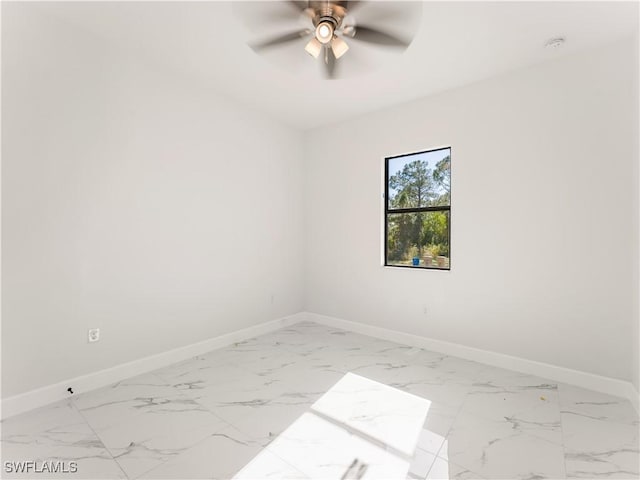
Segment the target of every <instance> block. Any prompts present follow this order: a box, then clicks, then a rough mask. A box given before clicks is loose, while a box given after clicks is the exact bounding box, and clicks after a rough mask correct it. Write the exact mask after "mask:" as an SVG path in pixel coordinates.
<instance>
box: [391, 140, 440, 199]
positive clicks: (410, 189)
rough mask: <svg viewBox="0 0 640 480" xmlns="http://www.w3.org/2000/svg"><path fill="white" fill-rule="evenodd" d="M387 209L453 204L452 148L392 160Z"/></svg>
mask: <svg viewBox="0 0 640 480" xmlns="http://www.w3.org/2000/svg"><path fill="white" fill-rule="evenodd" d="M388 162H389V167H388V168H389V177H388V182H389V184H388V186H389V198H388V202H389V205H388V208H389V209H395V208H418V207H430V206H442V205H450V204H451V193H450V192H451V187H450V185H451V149H450V148H443V149H441V150H434V151H431V152H424V153H416V154H412V155H405V156H402V157H396V158H390V159H389V160H388Z"/></svg>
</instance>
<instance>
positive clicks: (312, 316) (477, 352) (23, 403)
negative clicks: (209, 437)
mask: <svg viewBox="0 0 640 480" xmlns="http://www.w3.org/2000/svg"><path fill="white" fill-rule="evenodd" d="M301 321H311V322H316V323H320V324H323V325H327V326H331V327H335V328H340V329H343V330H348V331H352V332H356V333H361V334H363V335H369V336H371V337H377V338H381V339H384V340H390V341H393V342H397V343H402V344H405V345H411V346H415V347H419V348H424V349H427V350H432V351H434V352H439V353H443V354H446V355H452V356H456V357H460V358H465V359H467V360H473V361H476V362H481V363H485V364H487V365H492V366H495V367H500V368H505V369H508V370H514V371H517V372H522V373H527V374H530V375H536V376H539V377H544V378H548V379H550V380H555V381H558V382H564V383H568V384H571V385H576V386H578V387H583V388H587V389H590V390H595V391H598V392H603V393H607V394H610V395H615V396H618V397H623V398H626V399H629V401H630V402H631V403H632V405H633V406H634V407H635V409H636V411H640V396H639V395H638V391H637V390H636V389H635V387H634V386H633V385H632V384H631V382H625V381H624V380H618V379H614V378H609V377H603V376H600V375H594V374H592V373H587V372H582V371H579V370H572V369H569V368H564V367H558V366H555V365H550V364H547V363H542V362H536V361H533V360H527V359H524V358H520V357H513V356H510V355H504V354H501V353H496V352H491V351H488V350H481V349H478V348H473V347H467V346H464V345H460V344H457V343H450V342H445V341H442V340H435V339H432V338H427V337H421V336H418V335H413V334H410V333H404V332H399V331H397V330H389V329H386V328H382V327H376V326H373V325H367V324H364V323H359V322H353V321H350V320H343V319H340V318H334V317H329V316H326V315H320V314H316V313H310V312H300V313H297V314H294V315H290V316H287V317H284V318H279V319H276V320H271V321H268V322H264V323H261V324H258V325H254V326H251V327H248V328H244V329H242V330H237V331H234V332H230V333H227V334H224V335H220V336H218V337H214V338H210V339H208V340H204V341H202V342H198V343H194V344H191V345H187V346H184V347H180V348H176V349H173V350H169V351H167V352H163V353H159V354H157V355H152V356H150V357H145V358H141V359H139V360H134V361H132V362H128V363H124V364H121V365H116V366H115V367H111V368H107V369H104V370H100V371H98V372H95V373H90V374H87V375H82V376H80V377H76V378H72V379H69V380H65V381H63V382H58V383H55V384H52V385H48V386H46V387H42V388H38V389H36V390H31V391H29V392H25V393H22V394H19V395H15V396H13V397H8V398H6V399H4V400H2V409H1V411H0V418H2V419H5V418H8V417H12V416H14V415H18V414H20V413H23V412H27V411H29V410H33V409H34V408H39V407H43V406H45V405H48V404H50V403H53V402H56V401H59V400H62V399H64V398H68V397H69V394H68V393H67V391H66V389H67V386H68V385H72V386H73V387H74V391H75V394H78V393H82V392H87V391H89V390H94V389H96V388H101V387H104V386H107V385H110V384H112V383H115V382H118V381H121V380H124V379H126V378H130V377H133V376H136V375H140V374H143V373H147V372H150V371H153V370H156V369H158V368H162V367H165V366H167V365H171V364H173V363H176V362H181V361H183V360H187V359H189V358H192V357H195V356H197V355H201V354H203V353H206V352H210V351H211V350H216V349H218V348H222V347H226V346H228V345H231V344H233V343H236V342H240V341H243V340H247V339H249V338H253V337H256V336H258V335H263V334H265V333H269V332H272V331H274V330H277V329H279V328H282V327H285V326H289V325H293V324H295V323H298V322H301Z"/></svg>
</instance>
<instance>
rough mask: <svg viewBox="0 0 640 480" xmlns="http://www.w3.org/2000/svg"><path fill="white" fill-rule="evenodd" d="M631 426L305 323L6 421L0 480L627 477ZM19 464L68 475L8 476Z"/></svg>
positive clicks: (566, 392)
mask: <svg viewBox="0 0 640 480" xmlns="http://www.w3.org/2000/svg"><path fill="white" fill-rule="evenodd" d="M345 382H347V383H348V385H346V388H340V386H342V387H344V386H345ZM363 382H364V383H363ZM363 385H364V386H363ZM367 385H369V386H367ZM370 386H373V387H370ZM328 392H329V393H328ZM416 422H419V424H418V425H417V427H416ZM639 427H640V423H639V421H638V416H637V415H636V413H635V411H634V409H633V407H632V405H631V404H630V403H629V402H628V401H626V400H623V399H620V398H617V397H613V396H609V395H605V394H601V393H597V392H593V391H589V390H584V389H581V388H578V387H573V386H570V385H566V384H561V383H557V382H553V381H550V380H547V379H544V378H537V377H534V376H531V375H525V374H519V373H516V372H513V371H509V370H503V369H499V368H495V367H491V366H487V365H483V364H479V363H475V362H471V361H467V360H463V359H460V358H455V357H450V356H446V355H442V354H438V353H434V352H430V351H426V350H421V349H418V348H415V347H409V346H405V345H400V344H396V343H393V342H388V341H384V340H381V339H376V338H371V337H367V336H363V335H359V334H356V333H351V332H346V331H342V330H337V329H333V328H329V327H326V326H322V325H318V324H314V323H310V322H303V323H298V324H296V325H293V326H291V327H287V328H283V329H281V330H278V331H275V332H272V333H269V334H267V335H263V336H260V337H257V338H254V339H251V340H248V341H245V342H240V343H238V344H235V345H232V346H229V347H226V348H223V349H220V350H215V351H212V352H209V353H208V354H205V355H201V356H198V357H196V358H192V359H190V360H186V361H184V362H181V363H178V364H175V365H171V366H169V367H166V368H162V369H160V370H156V371H154V372H150V373H147V374H144V375H141V376H138V377H134V378H130V379H128V380H125V381H122V382H119V383H117V384H114V385H111V386H108V387H105V388H102V389H99V390H95V391H91V392H87V393H83V394H80V395H77V396H74V397H71V398H69V399H68V400H65V401H62V402H58V403H56V404H52V405H49V406H46V407H43V408H41V409H38V410H34V411H31V412H27V413H25V414H22V415H19V416H16V417H12V418H9V419H6V420H4V421H3V422H2V423H1V424H0V428H1V430H2V432H1V443H0V446H1V448H2V450H1V456H2V474H1V475H0V476H1V477H2V478H39V479H43V478H74V479H108V478H109V479H110V478H129V479H138V478H140V479H170V478H171V479H196V478H197V479H231V478H236V479H244V480H248V479H252V480H257V479H266V478H274V479H308V478H317V479H320V478H322V479H336V480H337V479H340V478H358V475H360V478H363V479H373V478H379V479H382V478H387V479H393V480H396V479H398V480H403V479H405V478H410V479H454V478H455V479H494V478H495V479H498V478H500V479H502V478H504V479H530V480H533V479H543V478H552V479H560V478H638V477H640V471H639V470H640V469H639V460H638V459H639V456H640V451H639V448H638V429H639ZM356 457H357V458H358V459H359V462H360V464H363V463H364V464H365V466H362V465H360V464H358V465H360V466H358V465H355V466H354V465H352V463H353V461H354V459H355V458H356ZM29 460H31V461H35V462H36V464H35V465H36V468H40V469H42V466H43V465H44V464H45V463H47V464H48V465H58V466H60V465H65V466H66V467H69V465H70V464H71V462H76V463H75V465H77V472H76V473H61V472H58V473H55V474H44V473H34V472H33V471H30V472H28V473H15V472H13V473H10V472H8V471H7V464H6V462H14V463H11V465H12V466H13V467H17V466H18V465H17V464H16V463H15V462H20V461H21V462H25V461H29ZM55 462H59V463H57V464H56V463H55ZM350 467H353V468H352V469H351V470H350V471H349V473H346V476H344V477H343V475H345V472H347V470H349V469H350Z"/></svg>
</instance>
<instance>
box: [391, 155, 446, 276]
mask: <svg viewBox="0 0 640 480" xmlns="http://www.w3.org/2000/svg"><path fill="white" fill-rule="evenodd" d="M450 245H451V148H441V149H438V150H429V151H425V152H419V153H412V154H409V155H400V156H397V157H390V158H387V159H386V160H385V265H387V266H394V267H411V268H428V269H439V270H449V269H450V268H451V246H450Z"/></svg>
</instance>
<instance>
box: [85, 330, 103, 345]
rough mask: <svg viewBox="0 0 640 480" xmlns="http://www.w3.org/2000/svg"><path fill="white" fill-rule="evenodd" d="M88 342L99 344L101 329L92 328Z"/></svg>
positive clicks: (88, 335)
mask: <svg viewBox="0 0 640 480" xmlns="http://www.w3.org/2000/svg"><path fill="white" fill-rule="evenodd" d="M87 340H89V343H93V342H97V341H98V340H100V329H99V328H90V329H89V332H88V334H87Z"/></svg>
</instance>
